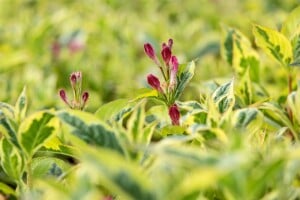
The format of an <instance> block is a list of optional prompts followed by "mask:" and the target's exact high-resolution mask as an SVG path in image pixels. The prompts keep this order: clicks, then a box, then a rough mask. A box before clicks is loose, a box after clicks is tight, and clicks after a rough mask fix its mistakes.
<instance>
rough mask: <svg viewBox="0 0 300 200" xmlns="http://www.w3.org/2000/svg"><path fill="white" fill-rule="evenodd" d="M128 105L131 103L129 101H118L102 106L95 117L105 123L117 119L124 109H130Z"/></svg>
mask: <svg viewBox="0 0 300 200" xmlns="http://www.w3.org/2000/svg"><path fill="white" fill-rule="evenodd" d="M128 104H129V102H128V100H127V99H117V100H115V101H111V102H109V103H107V104H104V105H102V106H101V107H100V108H98V110H97V111H96V113H95V115H96V116H97V117H98V118H99V119H100V120H103V121H107V120H111V119H115V118H116V116H117V115H118V114H119V113H120V112H121V111H122V110H123V109H128V107H129V106H128Z"/></svg>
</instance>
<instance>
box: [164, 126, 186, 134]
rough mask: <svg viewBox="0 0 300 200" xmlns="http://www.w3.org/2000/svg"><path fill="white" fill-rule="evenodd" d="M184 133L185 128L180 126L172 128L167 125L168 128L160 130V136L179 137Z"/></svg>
mask: <svg viewBox="0 0 300 200" xmlns="http://www.w3.org/2000/svg"><path fill="white" fill-rule="evenodd" d="M184 131H185V128H184V127H181V126H173V125H168V126H165V127H163V128H162V129H161V130H160V134H161V135H163V136H167V135H177V134H178V135H181V134H183V133H184Z"/></svg>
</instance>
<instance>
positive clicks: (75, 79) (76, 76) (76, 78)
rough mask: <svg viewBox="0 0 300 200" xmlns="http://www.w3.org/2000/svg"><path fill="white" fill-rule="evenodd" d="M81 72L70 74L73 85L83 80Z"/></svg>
mask: <svg viewBox="0 0 300 200" xmlns="http://www.w3.org/2000/svg"><path fill="white" fill-rule="evenodd" d="M81 76H82V75H81V72H73V73H71V75H70V82H71V85H75V84H76V83H77V82H79V81H81Z"/></svg>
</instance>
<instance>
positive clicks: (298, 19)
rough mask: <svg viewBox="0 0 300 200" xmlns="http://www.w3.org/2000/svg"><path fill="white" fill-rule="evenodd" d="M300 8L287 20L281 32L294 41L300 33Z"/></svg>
mask: <svg viewBox="0 0 300 200" xmlns="http://www.w3.org/2000/svg"><path fill="white" fill-rule="evenodd" d="M299 25H300V6H298V7H297V8H295V9H294V10H293V11H292V12H291V13H290V14H289V15H288V17H287V18H286V19H285V21H284V22H283V24H282V29H281V32H282V33H283V34H284V35H285V36H286V37H287V38H288V39H289V40H292V39H293V38H294V37H295V36H297V35H299V33H300V26H299Z"/></svg>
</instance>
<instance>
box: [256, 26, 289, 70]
mask: <svg viewBox="0 0 300 200" xmlns="http://www.w3.org/2000/svg"><path fill="white" fill-rule="evenodd" d="M253 34H254V36H255V39H256V44H257V45H258V46H259V47H261V48H262V49H263V50H264V51H265V52H266V53H267V54H268V55H269V56H271V57H272V58H273V59H275V60H277V61H278V62H279V63H280V64H281V65H283V66H288V65H289V64H290V63H291V61H292V59H293V50H292V46H291V43H290V41H289V40H288V39H287V38H286V37H285V36H284V35H283V34H282V33H280V32H278V31H275V30H273V29H269V28H266V27H262V26H259V25H254V26H253Z"/></svg>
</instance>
